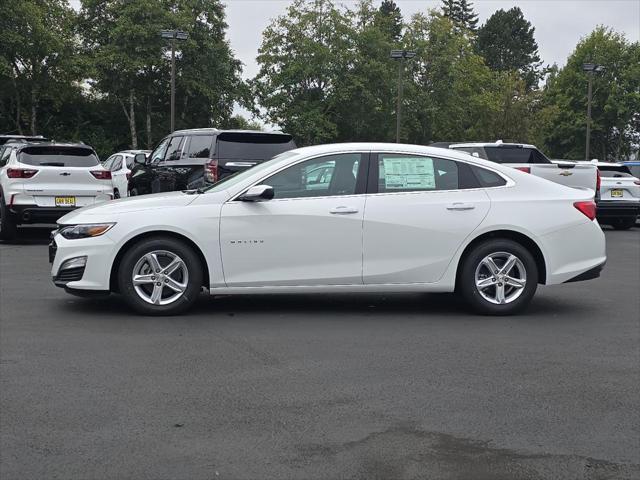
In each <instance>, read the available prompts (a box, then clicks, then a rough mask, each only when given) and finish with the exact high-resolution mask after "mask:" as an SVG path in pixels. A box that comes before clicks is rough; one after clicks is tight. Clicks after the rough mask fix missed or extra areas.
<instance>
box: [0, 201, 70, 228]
mask: <svg viewBox="0 0 640 480" xmlns="http://www.w3.org/2000/svg"><path fill="white" fill-rule="evenodd" d="M75 209H76V208H63V207H39V206H37V205H12V206H11V208H10V209H9V212H10V213H11V214H12V215H13V216H14V217H15V218H16V221H17V223H21V224H29V223H51V224H54V223H56V221H57V220H58V219H59V218H60V217H63V216H64V215H66V214H67V213H69V212H72V211H74V210H75Z"/></svg>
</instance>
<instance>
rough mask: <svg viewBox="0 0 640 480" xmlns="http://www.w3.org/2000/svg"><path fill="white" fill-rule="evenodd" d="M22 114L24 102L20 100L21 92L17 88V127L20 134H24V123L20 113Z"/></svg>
mask: <svg viewBox="0 0 640 480" xmlns="http://www.w3.org/2000/svg"><path fill="white" fill-rule="evenodd" d="M21 114H22V104H21V102H20V92H19V91H18V89H17V88H16V128H17V129H18V135H22V125H21V123H20V115H21Z"/></svg>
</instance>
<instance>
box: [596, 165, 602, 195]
mask: <svg viewBox="0 0 640 480" xmlns="http://www.w3.org/2000/svg"><path fill="white" fill-rule="evenodd" d="M601 182H602V177H601V176H600V170H598V169H596V192H599V191H600V183H601Z"/></svg>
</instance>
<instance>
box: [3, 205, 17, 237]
mask: <svg viewBox="0 0 640 480" xmlns="http://www.w3.org/2000/svg"><path fill="white" fill-rule="evenodd" d="M16 238H18V225H17V223H16V221H15V219H14V218H13V216H12V215H11V214H10V213H9V209H8V208H7V206H6V205H5V203H4V198H3V197H1V196H0V240H4V241H9V242H11V241H14V240H15V239H16Z"/></svg>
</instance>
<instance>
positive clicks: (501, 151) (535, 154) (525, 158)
mask: <svg viewBox="0 0 640 480" xmlns="http://www.w3.org/2000/svg"><path fill="white" fill-rule="evenodd" d="M484 151H485V156H486V158H487V160H491V161H492V162H496V163H550V162H549V160H548V159H547V157H545V156H544V155H542V153H540V152H539V151H538V150H536V149H535V148H522V147H511V146H504V147H484Z"/></svg>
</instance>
